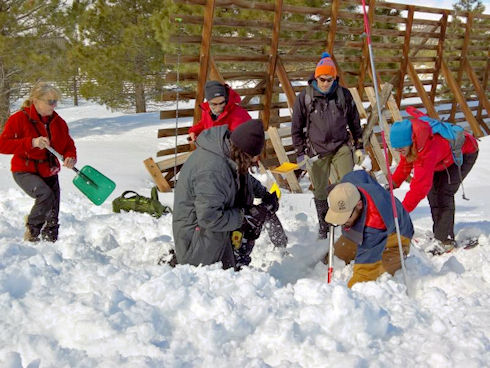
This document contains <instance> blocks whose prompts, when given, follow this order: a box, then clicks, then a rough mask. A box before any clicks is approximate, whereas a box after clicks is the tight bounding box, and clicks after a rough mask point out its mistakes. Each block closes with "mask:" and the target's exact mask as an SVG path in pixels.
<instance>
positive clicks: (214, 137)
mask: <svg viewBox="0 0 490 368" xmlns="http://www.w3.org/2000/svg"><path fill="white" fill-rule="evenodd" d="M196 145H197V146H198V147H200V148H202V149H204V150H206V151H209V152H213V153H214V154H216V155H218V156H221V157H225V158H228V157H229V153H230V132H229V130H228V126H227V125H220V126H217V127H213V128H210V129H206V130H204V131H203V132H202V133H201V134H199V136H198V137H197V140H196Z"/></svg>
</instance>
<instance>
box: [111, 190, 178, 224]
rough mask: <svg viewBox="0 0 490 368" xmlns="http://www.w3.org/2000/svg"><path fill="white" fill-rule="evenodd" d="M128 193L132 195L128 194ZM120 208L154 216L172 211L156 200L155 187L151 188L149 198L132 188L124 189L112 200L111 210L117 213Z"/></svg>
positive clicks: (156, 192)
mask: <svg viewBox="0 0 490 368" xmlns="http://www.w3.org/2000/svg"><path fill="white" fill-rule="evenodd" d="M130 194H133V195H132V196H129V195H130ZM121 210H123V211H136V212H142V213H149V214H150V215H152V216H153V217H156V218H159V217H160V216H162V215H163V214H165V213H172V210H171V209H170V207H168V206H164V205H163V204H161V203H160V201H159V200H158V191H157V187H153V188H152V189H151V198H148V197H143V196H141V195H139V194H138V193H136V192H134V191H132V190H127V191H125V192H124V193H123V194H122V195H121V196H120V197H117V198H116V199H114V200H113V201H112V211H114V212H117V213H119V212H121Z"/></svg>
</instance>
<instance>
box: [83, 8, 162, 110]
mask: <svg viewBox="0 0 490 368" xmlns="http://www.w3.org/2000/svg"><path fill="white" fill-rule="evenodd" d="M161 5H162V4H161V1H159V0H118V1H116V0H98V1H94V2H93V4H92V5H91V6H89V7H88V8H87V9H86V11H85V13H84V15H83V16H82V19H81V20H80V36H81V39H82V40H83V45H80V47H79V51H78V53H77V56H78V60H79V62H80V68H81V70H82V73H83V78H84V81H83V83H82V85H81V87H80V92H81V94H82V95H83V96H85V97H87V98H91V99H94V100H96V101H98V102H100V103H104V104H106V105H107V106H109V107H112V108H131V107H132V106H136V112H145V111H146V104H147V100H148V99H153V100H155V99H159V98H160V94H161V78H160V77H161V71H162V68H163V51H162V48H161V46H160V45H159V43H158V42H157V41H156V40H155V32H154V30H153V28H152V26H151V18H152V15H153V14H155V13H156V12H157V11H158V10H160V8H161Z"/></svg>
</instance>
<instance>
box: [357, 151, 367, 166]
mask: <svg viewBox="0 0 490 368" xmlns="http://www.w3.org/2000/svg"><path fill="white" fill-rule="evenodd" d="M365 155H366V153H365V152H364V150H363V149H356V150H355V151H354V164H355V165H361V164H362V162H363V161H364V156H365Z"/></svg>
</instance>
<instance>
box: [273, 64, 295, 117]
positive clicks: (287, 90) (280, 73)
mask: <svg viewBox="0 0 490 368" xmlns="http://www.w3.org/2000/svg"><path fill="white" fill-rule="evenodd" d="M276 73H277V77H278V79H279V82H280V83H281V87H282V90H283V91H284V94H285V95H286V99H287V102H288V108H289V113H290V114H291V115H293V107H294V101H295V100H296V93H294V89H293V86H292V84H291V82H290V81H289V78H288V73H287V72H286V68H285V67H284V64H283V63H282V60H281V58H280V57H279V56H278V57H277V62H276Z"/></svg>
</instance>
